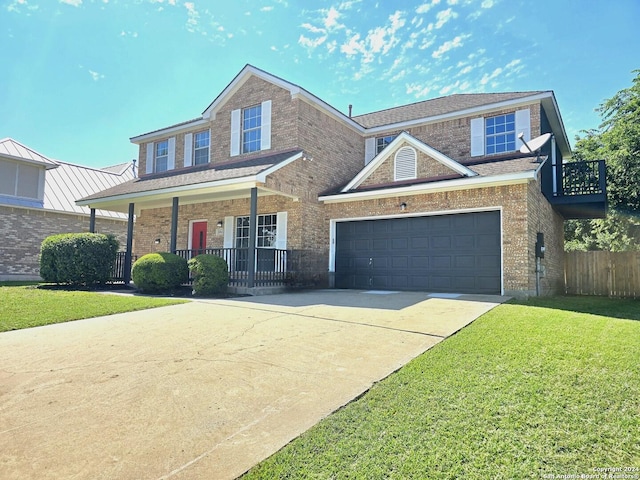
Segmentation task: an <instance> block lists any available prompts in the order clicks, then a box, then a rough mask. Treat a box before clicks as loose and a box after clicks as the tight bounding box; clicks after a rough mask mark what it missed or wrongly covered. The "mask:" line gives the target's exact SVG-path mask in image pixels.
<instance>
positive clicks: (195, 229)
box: [191, 222, 207, 255]
mask: <svg viewBox="0 0 640 480" xmlns="http://www.w3.org/2000/svg"><path fill="white" fill-rule="evenodd" d="M205 248H207V222H193V224H192V225H191V249H192V250H195V252H194V254H195V255H199V254H200V253H204V249H205Z"/></svg>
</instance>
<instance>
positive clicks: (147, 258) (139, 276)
mask: <svg viewBox="0 0 640 480" xmlns="http://www.w3.org/2000/svg"><path fill="white" fill-rule="evenodd" d="M131 277H132V278H133V283H135V284H136V287H138V289H140V290H141V291H143V292H147V293H163V292H169V291H171V290H173V289H176V288H178V287H179V286H180V285H182V284H183V283H186V282H187V280H189V269H188V268H187V261H186V260H185V259H184V258H182V257H180V256H178V255H175V254H173V253H167V252H160V253H149V254H147V255H144V256H142V257H140V258H139V259H138V260H137V261H136V263H134V264H133V269H132V271H131Z"/></svg>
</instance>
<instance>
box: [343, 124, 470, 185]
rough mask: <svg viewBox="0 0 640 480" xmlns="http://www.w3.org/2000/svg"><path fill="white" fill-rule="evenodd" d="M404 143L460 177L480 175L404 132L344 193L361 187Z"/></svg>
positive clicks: (354, 179) (372, 161)
mask: <svg viewBox="0 0 640 480" xmlns="http://www.w3.org/2000/svg"><path fill="white" fill-rule="evenodd" d="M402 142H407V143H408V144H409V145H411V146H413V147H415V148H417V149H418V150H420V151H421V152H422V153H424V154H425V155H428V156H430V157H431V158H434V159H435V160H437V161H438V162H440V163H442V164H443V165H445V166H447V167H449V168H451V169H452V170H454V171H456V172H458V173H459V174H460V175H464V176H465V177H475V176H477V175H478V174H477V173H476V172H474V171H473V170H471V169H469V168H467V167H465V166H464V165H462V164H460V163H458V162H456V161H455V160H453V159H452V158H450V157H448V156H446V155H445V154H443V153H442V152H439V151H438V150H436V149H435V148H433V147H430V146H429V145H427V144H426V143H424V142H422V141H420V140H418V139H417V138H415V137H413V136H412V135H410V134H408V133H407V132H402V133H400V134H399V135H398V136H396V138H394V139H393V141H392V142H391V143H390V144H389V145H387V146H386V147H385V148H384V150H382V151H381V152H380V153H379V154H378V155H376V156H375V157H373V159H372V160H371V161H370V162H369V163H368V164H367V166H365V167H364V168H363V169H362V170H360V172H359V173H358V174H357V175H356V176H355V177H354V178H353V180H351V181H350V182H349V183H348V184H347V185H346V186H345V187H344V188H343V189H342V191H343V192H348V191H349V190H351V189H353V188H355V187H357V186H359V185H360V184H361V183H362V182H363V181H364V180H366V178H367V177H368V176H369V175H370V174H371V173H373V171H374V170H375V169H376V168H378V167H379V166H380V165H381V164H382V163H383V162H384V161H385V160H387V159H388V158H389V157H390V156H391V154H392V153H393V150H394V149H395V148H396V147H397V146H398V145H399V144H401V143H402Z"/></svg>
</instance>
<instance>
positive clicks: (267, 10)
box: [260, 5, 273, 12]
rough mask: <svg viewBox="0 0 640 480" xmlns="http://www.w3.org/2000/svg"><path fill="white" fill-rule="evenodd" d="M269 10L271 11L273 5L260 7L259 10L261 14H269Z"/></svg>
mask: <svg viewBox="0 0 640 480" xmlns="http://www.w3.org/2000/svg"><path fill="white" fill-rule="evenodd" d="M271 10H273V5H271V6H268V7H262V8H261V9H260V11H261V12H270V11H271Z"/></svg>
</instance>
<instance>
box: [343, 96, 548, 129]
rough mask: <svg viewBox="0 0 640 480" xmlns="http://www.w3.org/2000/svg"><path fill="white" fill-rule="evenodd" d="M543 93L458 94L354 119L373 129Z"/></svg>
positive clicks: (366, 114) (367, 114) (358, 116)
mask: <svg viewBox="0 0 640 480" xmlns="http://www.w3.org/2000/svg"><path fill="white" fill-rule="evenodd" d="M541 93H550V92H544V91H531V92H507V93H457V94H453V95H448V96H446V97H439V98H432V99H429V100H424V101H422V102H416V103H411V104H409V105H402V106H399V107H393V108H387V109H385V110H380V111H377V112H371V113H365V114H363V115H357V116H354V117H352V118H353V120H355V121H356V122H358V123H359V124H360V125H362V126H363V127H365V128H373V127H380V126H385V125H391V124H394V123H402V122H408V121H411V120H418V119H423V118H430V117H438V116H440V115H447V114H450V113H454V112H459V111H465V110H469V109H475V108H478V107H484V106H490V105H493V104H496V103H501V102H506V101H512V100H517V99H524V98H528V97H532V96H537V95H539V94H541Z"/></svg>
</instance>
